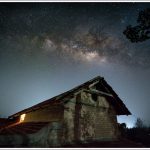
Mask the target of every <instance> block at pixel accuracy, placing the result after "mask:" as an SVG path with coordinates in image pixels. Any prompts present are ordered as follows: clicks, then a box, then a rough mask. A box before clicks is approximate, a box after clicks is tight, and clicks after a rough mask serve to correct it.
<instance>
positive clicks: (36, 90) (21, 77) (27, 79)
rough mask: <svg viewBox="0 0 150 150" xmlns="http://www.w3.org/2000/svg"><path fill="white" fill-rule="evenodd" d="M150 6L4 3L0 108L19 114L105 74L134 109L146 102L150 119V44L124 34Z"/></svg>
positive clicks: (0, 30)
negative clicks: (140, 12) (132, 39)
mask: <svg viewBox="0 0 150 150" xmlns="http://www.w3.org/2000/svg"><path fill="white" fill-rule="evenodd" d="M149 6H150V5H149V3H148V4H146V3H122V4H121V3H97V4H96V3H75V4H74V3H64V4H62V3H26V4H24V3H22V4H21V3H20V4H19V3H7V4H6V3H5V4H4V3H1V4H0V67H1V78H0V80H1V83H2V84H1V87H0V89H1V92H0V96H1V98H0V99H1V101H2V102H1V112H0V113H1V114H2V115H5V114H6V115H8V114H11V113H14V112H16V111H19V110H20V109H23V108H25V107H29V106H31V105H33V104H36V103H38V102H40V101H41V100H44V99H47V98H50V97H52V96H55V95H56V94H59V93H60V92H64V91H65V90H69V89H70V88H72V87H74V86H75V85H78V84H80V83H82V82H83V81H86V80H88V79H90V78H93V77H94V76H97V75H101V76H104V77H105V78H106V80H108V82H109V83H110V84H111V85H112V87H113V88H114V89H115V90H116V92H117V93H118V94H119V95H120V96H121V98H123V101H124V102H125V104H127V107H129V109H131V112H133V114H137V115H138V116H140V114H139V113H138V112H139V111H138V110H139V109H140V106H141V107H142V108H141V110H143V111H144V115H141V116H142V117H143V118H146V120H148V121H149V119H148V117H147V116H148V115H147V114H148V109H147V107H146V106H148V105H147V104H149V102H148V100H147V99H148V97H149V93H148V89H149V88H150V87H149V84H148V83H149V82H147V80H149V75H150V73H149V70H150V59H149V56H150V51H149V47H150V43H149V41H146V42H143V43H136V44H133V43H130V42H129V41H128V40H127V39H126V38H125V37H124V35H123V33H122V32H123V30H124V29H125V28H126V25H128V24H135V23H136V16H137V15H138V12H139V10H141V9H144V8H146V7H149ZM144 89H147V90H144ZM130 91H132V93H130ZM10 99H11V100H12V104H11V105H9V104H10ZM141 99H142V101H144V105H141V104H143V102H142V101H141ZM135 103H137V106H139V107H138V109H137V108H135ZM17 104H18V105H17ZM3 106H4V107H3ZM6 107H7V108H8V110H6V109H4V108H6ZM145 108H146V110H145Z"/></svg>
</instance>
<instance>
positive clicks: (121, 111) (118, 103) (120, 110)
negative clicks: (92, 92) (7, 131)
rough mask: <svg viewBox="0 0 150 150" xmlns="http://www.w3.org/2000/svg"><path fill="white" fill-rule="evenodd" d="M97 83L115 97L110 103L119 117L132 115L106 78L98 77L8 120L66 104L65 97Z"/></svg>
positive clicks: (18, 113)
mask: <svg viewBox="0 0 150 150" xmlns="http://www.w3.org/2000/svg"><path fill="white" fill-rule="evenodd" d="M96 81H100V83H101V84H102V85H103V86H104V87H105V88H106V89H107V91H108V92H109V93H111V94H112V95H113V100H110V103H112V104H113V105H114V106H115V108H116V110H117V114H118V115H130V114H131V113H130V111H129V110H128V109H127V107H126V106H125V104H124V103H123V101H122V100H121V99H120V98H119V97H118V95H117V94H116V93H115V91H114V90H113V89H112V88H111V86H110V85H109V84H108V83H107V82H106V81H105V80H104V78H103V77H100V76H97V77H95V78H93V79H91V80H89V81H87V82H85V83H83V84H81V85H79V86H77V87H75V88H73V89H71V90H69V91H67V92H64V93H62V94H59V95H57V96H55V97H53V98H50V99H48V100H45V101H43V102H41V103H38V104H36V105H34V106H32V107H29V108H27V109H24V110H22V111H19V112H17V113H15V114H13V115H11V116H9V117H8V118H12V117H17V116H19V115H21V114H23V113H28V112H31V111H34V110H37V109H40V108H43V107H46V106H49V105H55V104H56V105H57V104H63V103H64V101H63V99H64V98H65V97H67V96H73V94H74V92H77V91H79V90H81V89H82V88H88V86H89V85H90V84H92V83H93V82H96Z"/></svg>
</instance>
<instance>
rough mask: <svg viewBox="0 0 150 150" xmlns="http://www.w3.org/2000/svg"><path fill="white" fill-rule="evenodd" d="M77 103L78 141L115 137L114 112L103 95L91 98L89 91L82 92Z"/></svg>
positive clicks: (111, 138) (115, 122) (112, 138)
mask: <svg viewBox="0 0 150 150" xmlns="http://www.w3.org/2000/svg"><path fill="white" fill-rule="evenodd" d="M77 105H79V106H78V107H77V106H76V108H78V110H77V111H79V112H78V114H77V115H78V117H77V118H76V119H78V121H76V122H78V129H77V130H78V131H77V132H79V133H78V140H79V141H83V142H84V141H88V140H114V139H115V138H117V131H118V130H117V126H116V124H117V119H116V114H115V111H114V109H113V107H112V106H110V105H109V103H108V102H107V100H106V98H105V97H103V96H98V97H97V100H93V99H92V95H91V94H90V93H87V92H82V93H81V97H80V99H78V103H77ZM77 111H76V112H77Z"/></svg>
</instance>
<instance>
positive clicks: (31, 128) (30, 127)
mask: <svg viewBox="0 0 150 150" xmlns="http://www.w3.org/2000/svg"><path fill="white" fill-rule="evenodd" d="M48 123H49V122H22V123H17V124H13V125H11V126H7V127H4V128H2V129H0V135H11V134H32V133H36V132H37V131H39V130H40V129H42V128H43V127H44V126H46V125H47V124H48Z"/></svg>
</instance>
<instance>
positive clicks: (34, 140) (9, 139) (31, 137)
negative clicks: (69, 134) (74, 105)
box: [0, 122, 62, 148]
mask: <svg viewBox="0 0 150 150" xmlns="http://www.w3.org/2000/svg"><path fill="white" fill-rule="evenodd" d="M61 125H62V124H61V123H60V122H52V123H49V124H48V125H47V126H45V127H44V128H42V129H41V130H39V131H38V132H36V133H34V134H13V135H0V146H1V147H5V146H7V147H8V146H9V147H30V148H33V147H38V148H40V147H60V146H61V144H62V143H61V142H60V137H61V136H60V135H61V129H62V126H61Z"/></svg>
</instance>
